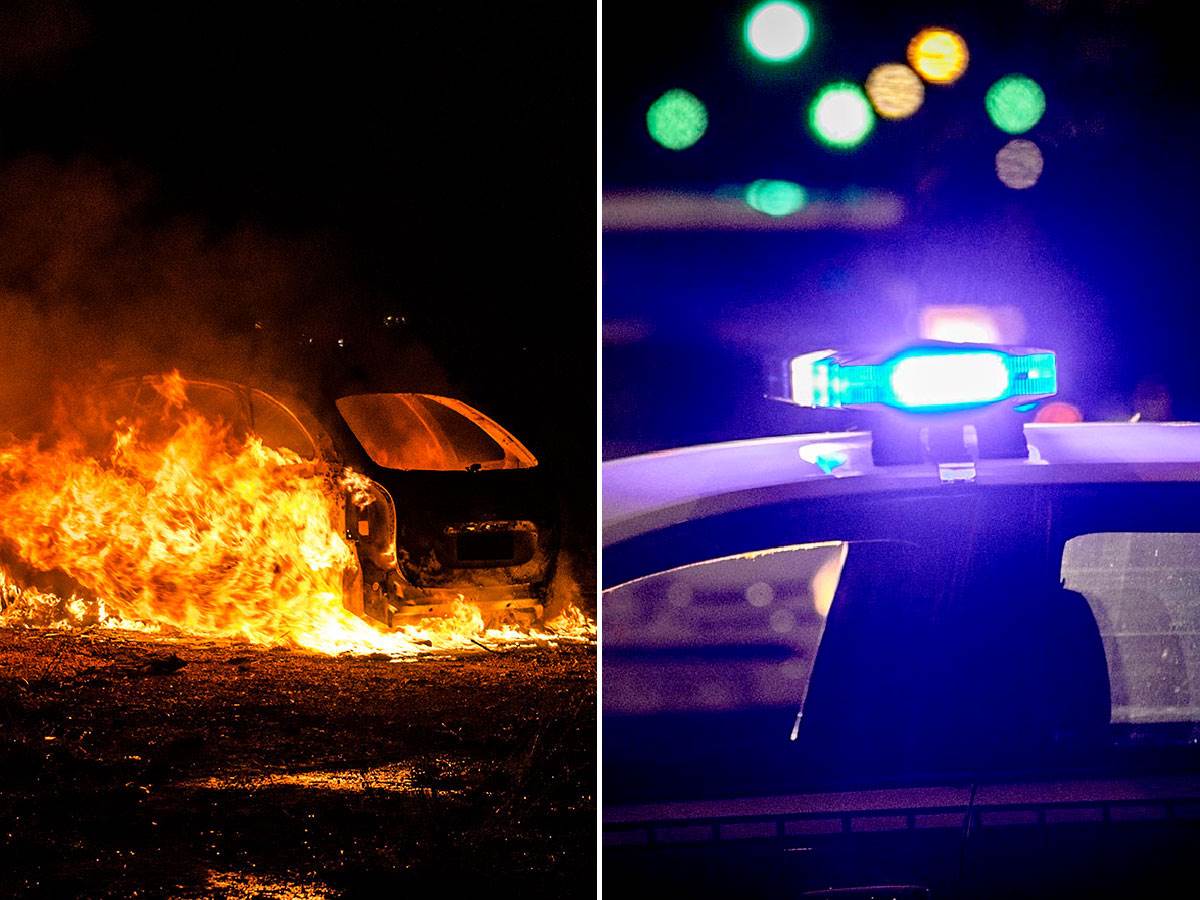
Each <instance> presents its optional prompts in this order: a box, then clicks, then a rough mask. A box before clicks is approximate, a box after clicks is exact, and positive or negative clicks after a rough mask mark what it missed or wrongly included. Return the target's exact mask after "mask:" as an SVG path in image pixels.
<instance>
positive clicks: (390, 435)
mask: <svg viewBox="0 0 1200 900" xmlns="http://www.w3.org/2000/svg"><path fill="white" fill-rule="evenodd" d="M99 393H100V394H102V397H100V398H99V399H98V401H97V402H98V405H100V406H102V407H103V413H102V414H101V415H100V416H99V418H100V419H102V420H103V421H105V422H106V423H107V422H113V421H118V420H119V419H121V418H125V419H128V420H130V421H138V422H143V423H153V422H156V421H160V420H164V419H165V418H167V415H166V412H167V410H166V408H167V407H168V406H171V405H175V406H178V405H180V404H186V406H187V407H188V408H189V409H192V410H194V411H195V412H196V413H198V414H199V415H201V416H203V417H204V418H205V419H207V420H209V421H213V422H221V423H223V427H225V428H227V429H228V430H229V432H230V434H231V435H233V436H235V437H237V438H239V439H244V438H245V437H246V436H251V435H252V436H255V437H257V438H258V439H259V440H261V442H262V445H263V446H264V447H266V448H270V449H272V450H276V451H280V452H283V453H288V454H295V456H296V457H299V458H300V459H301V460H305V461H308V462H311V463H312V464H313V467H314V471H316V472H320V473H322V474H323V476H324V477H325V478H326V479H327V480H328V481H329V483H330V484H331V485H336V486H337V487H338V491H339V493H340V500H339V502H338V503H336V504H334V506H335V509H336V516H338V517H340V518H341V521H339V522H336V523H335V524H336V527H337V528H338V530H339V531H340V532H341V533H342V535H343V536H344V538H345V540H346V542H347V543H348V544H349V546H350V547H351V548H352V549H353V552H354V557H355V559H354V562H353V563H352V564H350V565H348V566H346V568H345V570H344V575H343V578H344V585H343V587H344V590H343V592H342V596H343V598H344V603H345V605H346V606H347V607H348V608H349V609H350V610H351V611H352V612H354V613H357V614H358V615H360V616H362V617H364V618H366V619H369V620H372V621H374V622H376V623H378V624H380V625H382V626H384V627H386V628H393V627H397V626H400V625H403V624H407V623H411V622H413V621H416V620H417V619H420V618H425V617H432V616H439V615H452V614H454V611H455V608H456V605H457V604H459V603H460V602H461V600H462V599H464V598H465V599H467V600H468V601H469V602H470V603H471V604H472V605H474V606H476V607H478V608H479V610H480V612H481V614H482V615H483V618H484V620H485V621H486V622H488V623H489V624H532V623H533V622H535V621H537V620H539V619H541V618H542V616H543V612H544V600H545V596H546V591H547V587H548V584H549V580H550V577H551V575H552V573H553V567H554V559H555V556H556V551H557V532H556V528H555V522H554V515H553V509H554V504H553V500H552V496H551V494H550V492H549V490H548V485H547V484H546V479H545V477H544V473H543V471H542V470H541V469H540V468H539V467H538V461H537V459H536V458H535V457H534V455H533V454H532V453H531V452H530V451H529V450H528V449H527V448H526V447H525V446H524V445H523V444H522V443H521V442H520V441H519V440H517V439H516V438H515V437H514V436H513V435H512V434H510V433H509V432H508V431H507V430H506V429H504V428H503V427H502V426H500V425H499V424H498V423H496V422H495V421H493V420H492V419H491V418H489V417H488V416H486V415H484V414H483V413H482V412H480V411H478V410H476V409H474V408H473V407H471V406H469V405H467V404H466V403H464V402H462V401H460V400H457V399H454V398H450V397H443V396H437V395H433V394H424V393H364V394H353V395H349V396H342V397H339V398H337V399H336V401H335V402H334V403H332V404H329V406H330V408H329V409H325V410H323V412H324V413H325V415H322V416H318V415H317V414H316V413H315V412H314V411H313V410H312V409H311V408H309V407H308V406H306V405H305V404H303V403H301V402H300V401H298V400H297V399H296V398H295V397H293V396H291V395H290V394H289V393H288V392H286V391H281V390H277V389H271V390H266V389H263V388H261V387H256V386H251V385H247V384H240V383H236V382H232V381H226V380H221V379H215V378H202V377H182V376H174V377H173V379H172V380H170V381H169V382H168V383H167V387H166V388H164V379H163V377H162V376H157V375H146V376H139V377H132V378H125V379H122V380H119V381H116V382H113V383H110V384H109V385H107V386H106V387H105V389H104V390H103V391H102V392H99Z"/></svg>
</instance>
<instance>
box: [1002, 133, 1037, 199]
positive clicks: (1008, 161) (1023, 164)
mask: <svg viewBox="0 0 1200 900" xmlns="http://www.w3.org/2000/svg"><path fill="white" fill-rule="evenodd" d="M1044 167H1045V161H1044V160H1043V159H1042V151H1041V150H1039V149H1038V145H1037V144H1035V143H1034V142H1033V141H1027V140H1025V139H1024V138H1017V139H1016V140H1012V141H1009V142H1008V143H1007V144H1005V145H1004V146H1003V147H1001V148H1000V150H999V152H998V153H997V154H996V177H997V178H999V179H1000V180H1001V181H1002V182H1004V185H1005V187H1010V188H1013V189H1014V190H1018V191H1019V190H1024V189H1025V188H1031V187H1033V186H1034V185H1035V184H1037V183H1038V179H1039V178H1041V177H1042V169H1043V168H1044Z"/></svg>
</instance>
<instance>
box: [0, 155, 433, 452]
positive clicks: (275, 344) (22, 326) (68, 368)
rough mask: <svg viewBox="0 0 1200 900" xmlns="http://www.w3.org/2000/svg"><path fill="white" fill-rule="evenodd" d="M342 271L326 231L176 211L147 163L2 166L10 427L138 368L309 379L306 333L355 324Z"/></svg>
mask: <svg viewBox="0 0 1200 900" xmlns="http://www.w3.org/2000/svg"><path fill="white" fill-rule="evenodd" d="M341 269H342V267H341V265H340V261H339V256H338V253H337V251H336V250H330V249H329V248H328V245H327V242H323V241H321V240H319V239H318V238H316V237H311V236H283V235H278V234H270V233H267V232H265V231H264V230H263V229H261V228H258V227H255V226H253V225H240V226H235V227H232V228H229V229H226V230H218V229H215V228H213V227H212V226H211V225H208V224H206V223H205V222H203V221H202V220H200V219H199V218H196V217H188V216H181V215H178V214H171V213H167V212H164V211H163V204H162V201H161V199H160V198H159V196H158V195H157V193H156V186H155V184H154V182H153V181H152V180H151V179H150V178H149V177H147V176H146V175H144V174H142V173H139V172H136V171H129V170H123V169H120V168H114V167H110V166H106V165H103V164H100V163H96V162H92V161H88V160H77V161H73V162H70V163H67V164H65V165H60V164H58V163H55V162H53V161H51V160H49V159H47V158H44V157H30V158H25V159H22V160H19V161H17V162H15V163H13V164H11V165H9V166H7V167H6V168H4V169H3V170H2V171H0V423H3V425H0V432H2V431H3V430H5V428H6V427H10V426H9V425H8V423H12V422H19V421H22V420H26V419H31V418H33V419H36V418H38V417H39V416H40V417H42V418H44V413H45V411H46V404H47V403H48V401H49V400H50V397H51V396H52V394H53V392H54V391H53V389H54V388H55V387H59V388H61V387H64V386H67V387H69V388H70V391H71V392H75V391H78V390H79V389H80V388H81V387H84V386H87V385H90V384H95V383H100V382H102V381H104V380H106V379H108V378H113V377H117V376H120V375H124V374H141V373H147V372H160V371H166V370H169V369H173V368H179V369H181V370H183V371H190V372H197V373H201V374H205V375H210V376H214V377H222V378H229V379H232V380H238V381H259V382H261V381H264V380H268V381H288V380H295V379H296V378H297V377H298V376H297V364H296V358H297V355H298V353H299V352H300V346H301V344H312V345H314V346H316V347H320V348H326V347H328V348H334V347H336V346H337V339H338V335H339V333H340V332H341V331H342V330H344V327H345V322H344V321H343V320H342V319H339V317H338V315H337V314H336V310H338V309H339V308H340V307H341V306H342V305H343V303H344V301H345V296H346V294H347V292H349V291H352V290H353V288H352V287H350V286H349V285H348V279H347V278H346V276H345V273H344V272H343V271H342V270H341ZM423 365H428V362H427V361H425V362H423Z"/></svg>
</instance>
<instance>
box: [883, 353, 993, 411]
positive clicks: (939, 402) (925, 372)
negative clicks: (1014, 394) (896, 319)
mask: <svg viewBox="0 0 1200 900" xmlns="http://www.w3.org/2000/svg"><path fill="white" fill-rule="evenodd" d="M891 387H892V396H894V397H895V398H896V402H897V403H898V404H899V405H900V406H907V407H914V406H961V405H962V404H964V403H995V402H996V401H997V400H999V399H1000V398H1001V397H1003V396H1004V392H1005V391H1007V390H1008V367H1007V366H1006V365H1005V364H1004V356H1003V355H1002V354H1000V353H944V354H939V355H938V356H910V357H908V358H907V359H902V360H900V361H899V362H897V363H896V365H895V366H894V367H893V368H892V377H891Z"/></svg>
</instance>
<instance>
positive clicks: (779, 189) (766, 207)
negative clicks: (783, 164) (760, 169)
mask: <svg viewBox="0 0 1200 900" xmlns="http://www.w3.org/2000/svg"><path fill="white" fill-rule="evenodd" d="M807 202H808V193H807V192H806V191H805V190H804V188H802V187H800V185H798V184H796V183H795V182H792V181H775V180H772V179H760V180H759V181H755V182H754V183H752V184H749V185H747V186H746V205H747V206H749V207H750V208H751V209H757V210H758V211H759V212H761V213H766V214H767V215H768V216H790V215H791V214H792V213H794V212H799V211H800V210H801V209H803V208H804V205H805V204H806V203H807Z"/></svg>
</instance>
